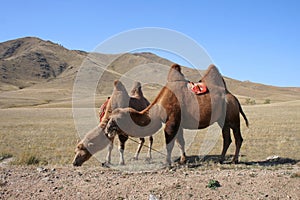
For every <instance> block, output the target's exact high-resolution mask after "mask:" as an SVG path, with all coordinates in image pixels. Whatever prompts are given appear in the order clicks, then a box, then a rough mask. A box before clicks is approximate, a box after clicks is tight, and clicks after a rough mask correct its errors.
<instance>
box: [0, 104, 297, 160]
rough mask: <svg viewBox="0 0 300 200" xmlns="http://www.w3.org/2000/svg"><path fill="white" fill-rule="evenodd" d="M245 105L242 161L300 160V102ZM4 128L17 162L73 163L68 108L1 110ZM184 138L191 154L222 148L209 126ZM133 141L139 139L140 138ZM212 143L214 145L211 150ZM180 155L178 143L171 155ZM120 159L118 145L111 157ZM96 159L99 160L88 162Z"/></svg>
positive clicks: (4, 141)
mask: <svg viewBox="0 0 300 200" xmlns="http://www.w3.org/2000/svg"><path fill="white" fill-rule="evenodd" d="M243 108H244V111H245V113H246V115H247V117H248V119H249V122H250V128H246V127H245V123H244V121H243V119H241V120H242V121H241V124H242V135H243V137H244V143H243V146H242V149H241V155H242V157H241V158H240V160H241V161H247V162H250V161H259V160H264V159H266V157H268V156H272V155H278V156H280V157H288V158H291V159H296V160H300V134H299V133H300V121H299V119H300V101H293V102H285V103H277V104H268V105H253V106H243ZM0 127H1V129H0V141H1V145H0V156H1V155H12V156H13V158H14V163H15V164H26V163H27V164H28V160H30V159H31V160H33V161H35V159H36V160H37V162H39V163H41V164H47V163H48V164H51V165H69V164H70V163H71V161H72V158H73V155H74V153H73V152H74V148H75V145H76V143H77V142H76V141H77V139H78V138H79V137H78V134H77V132H76V130H75V126H74V121H73V115H72V110H71V109H70V108H10V109H0ZM185 138H186V140H187V154H188V155H194V156H198V155H205V154H207V153H209V155H219V154H220V152H221V149H222V138H221V135H220V134H219V133H218V132H214V133H213V135H211V136H210V135H209V134H208V130H207V129H204V130H200V131H198V132H196V133H192V134H190V133H186V134H185ZM135 140H136V141H138V139H137V138H136V139H135ZM233 141H234V140H233ZM136 147H137V144H136V143H134V142H132V141H128V143H127V145H126V152H125V155H126V157H125V159H126V160H129V159H130V158H131V156H133V153H134V152H135V149H136ZM154 148H155V149H156V150H159V151H161V152H163V153H164V152H165V148H164V137H163V134H162V133H158V134H156V135H155V136H154ZM209 148H212V149H211V151H209V152H207V151H208V150H209ZM234 150H235V147H234V143H233V144H232V145H231V147H230V149H229V151H228V153H229V154H233V153H234ZM146 151H147V149H146V148H144V149H143V153H142V155H141V157H142V158H143V157H145V156H146ZM105 154H106V150H105V151H102V152H100V154H99V155H98V154H97V155H98V157H100V159H101V160H103V159H104V158H105ZM179 155H180V154H179V151H178V148H177V147H175V148H174V153H173V156H179ZM153 157H154V158H155V157H160V158H164V155H161V154H159V153H156V152H154V153H153ZM117 161H118V153H117V148H115V149H114V160H113V162H117ZM33 163H34V162H33ZM98 164H99V163H97V162H96V159H92V160H91V161H89V162H87V163H86V165H98Z"/></svg>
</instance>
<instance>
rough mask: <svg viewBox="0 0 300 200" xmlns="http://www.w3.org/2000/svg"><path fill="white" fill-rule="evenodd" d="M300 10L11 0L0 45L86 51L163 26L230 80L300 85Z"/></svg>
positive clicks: (260, 4) (236, 1)
mask: <svg viewBox="0 0 300 200" xmlns="http://www.w3.org/2000/svg"><path fill="white" fill-rule="evenodd" d="M299 9H300V1H298V0H211V1H209V0H207V1H206V0H195V1H188V0H187V1H177V0H172V1H167V0H166V1H162V0H152V1H143V0H139V1H131V0H127V1H121V0H120V1H116V0H109V1H107V0H106V1H99V0H93V1H89V0H86V1H79V0H74V1H71V0H65V1H59V0H51V1H50V0H49V1H46V0H45V1H40V0H39V1H37V0H27V1H23V0H19V1H17V0H9V1H2V2H1V12H0V20H1V26H0V42H4V41H7V40H11V39H16V38H21V37H27V36H34V37H39V38H41V39H43V40H51V41H53V42H56V43H59V44H61V45H63V46H64V47H66V48H68V49H76V50H84V51H88V52H90V51H93V50H94V49H95V48H96V47H97V45H99V44H100V43H102V42H103V41H106V40H107V39H108V38H111V37H113V36H115V35H118V34H120V33H122V32H124V31H129V30H132V29H137V28H144V27H160V28H166V29H170V30H174V31H177V32H179V33H182V34H184V35H186V36H187V37H189V38H191V39H193V40H194V41H195V42H197V43H198V44H199V45H201V46H202V47H203V48H204V49H205V50H206V52H207V53H208V54H209V55H210V57H211V58H212V60H213V62H214V64H216V65H217V67H218V68H219V69H220V71H221V73H222V74H223V75H225V76H227V77H231V78H234V79H237V80H241V81H251V82H257V83H263V84H267V85H275V86H296V87H300V78H299V75H300V73H299V72H300V59H299V57H300V12H299ZM174 43H175V44H176V41H174ZM163 55H164V56H168V55H167V54H163ZM169 59H171V60H172V59H174V57H172V56H170V57H169ZM172 61H177V60H176V59H175V60H172ZM178 62H180V60H178ZM179 64H181V63H179Z"/></svg>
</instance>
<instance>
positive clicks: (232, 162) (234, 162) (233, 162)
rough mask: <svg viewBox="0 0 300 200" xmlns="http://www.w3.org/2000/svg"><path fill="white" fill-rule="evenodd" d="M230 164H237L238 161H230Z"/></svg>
mask: <svg viewBox="0 0 300 200" xmlns="http://www.w3.org/2000/svg"><path fill="white" fill-rule="evenodd" d="M231 164H239V161H238V160H233V161H231Z"/></svg>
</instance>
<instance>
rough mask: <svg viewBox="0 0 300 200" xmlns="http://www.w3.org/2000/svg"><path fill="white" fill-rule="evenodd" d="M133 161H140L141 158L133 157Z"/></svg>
mask: <svg viewBox="0 0 300 200" xmlns="http://www.w3.org/2000/svg"><path fill="white" fill-rule="evenodd" d="M131 160H139V158H138V157H133V158H131Z"/></svg>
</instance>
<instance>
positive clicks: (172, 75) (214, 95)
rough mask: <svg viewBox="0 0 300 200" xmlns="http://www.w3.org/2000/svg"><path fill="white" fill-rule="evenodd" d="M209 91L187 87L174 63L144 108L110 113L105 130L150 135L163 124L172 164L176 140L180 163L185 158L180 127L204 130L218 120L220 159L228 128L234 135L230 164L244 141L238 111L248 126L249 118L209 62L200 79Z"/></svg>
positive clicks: (235, 160)
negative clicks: (195, 90)
mask: <svg viewBox="0 0 300 200" xmlns="http://www.w3.org/2000/svg"><path fill="white" fill-rule="evenodd" d="M201 81H202V82H203V83H204V84H205V85H206V86H207V87H208V92H206V93H204V94H201V95H196V94H194V93H192V92H191V91H190V90H189V89H188V88H187V85H188V81H187V80H186V79H185V77H184V75H183V74H182V73H181V67H180V66H179V65H178V64H173V65H172V66H171V69H170V71H169V74H168V77H167V83H166V85H165V86H164V87H163V88H162V90H161V91H160V92H159V94H158V96H157V97H156V99H155V100H154V101H153V102H152V103H151V104H150V105H149V106H148V107H147V108H146V109H144V110H143V111H140V112H138V111H136V110H134V109H132V108H120V109H116V110H114V111H113V112H112V115H111V116H110V119H109V121H108V123H107V125H106V128H105V132H106V133H115V132H116V133H118V132H120V131H121V130H122V131H123V132H125V133H126V134H128V135H129V136H134V137H145V136H149V135H153V134H154V133H155V132H156V131H157V130H159V129H160V128H161V126H162V123H165V128H164V133H165V140H166V148H167V157H166V162H167V163H168V164H171V153H172V149H173V147H174V142H175V140H174V139H176V141H177V143H178V146H179V148H180V150H181V158H180V162H181V163H184V162H185V161H186V155H185V142H184V138H183V129H184V128H185V129H203V128H206V127H208V126H210V125H211V124H213V123H215V122H217V123H218V124H219V126H220V127H221V128H222V135H223V140H224V141H223V150H222V154H221V158H220V162H223V161H224V159H225V154H226V151H227V149H228V147H229V145H230V143H231V137H230V129H232V130H233V134H234V137H235V145H236V151H235V155H234V158H233V160H232V162H233V163H238V156H239V152H240V148H241V145H242V142H243V138H242V135H241V131H240V117H239V114H240V113H241V114H242V116H243V117H244V119H245V121H246V125H247V126H248V120H247V118H246V115H245V114H244V112H243V110H242V108H241V105H240V103H239V101H238V100H237V98H236V97H235V96H234V95H232V94H231V93H230V92H229V91H228V90H227V88H226V85H225V81H224V79H223V77H222V76H221V74H220V73H219V71H218V69H217V68H216V67H215V66H214V65H210V66H209V68H208V70H207V72H206V74H205V75H204V77H203V78H202V80H201Z"/></svg>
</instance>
